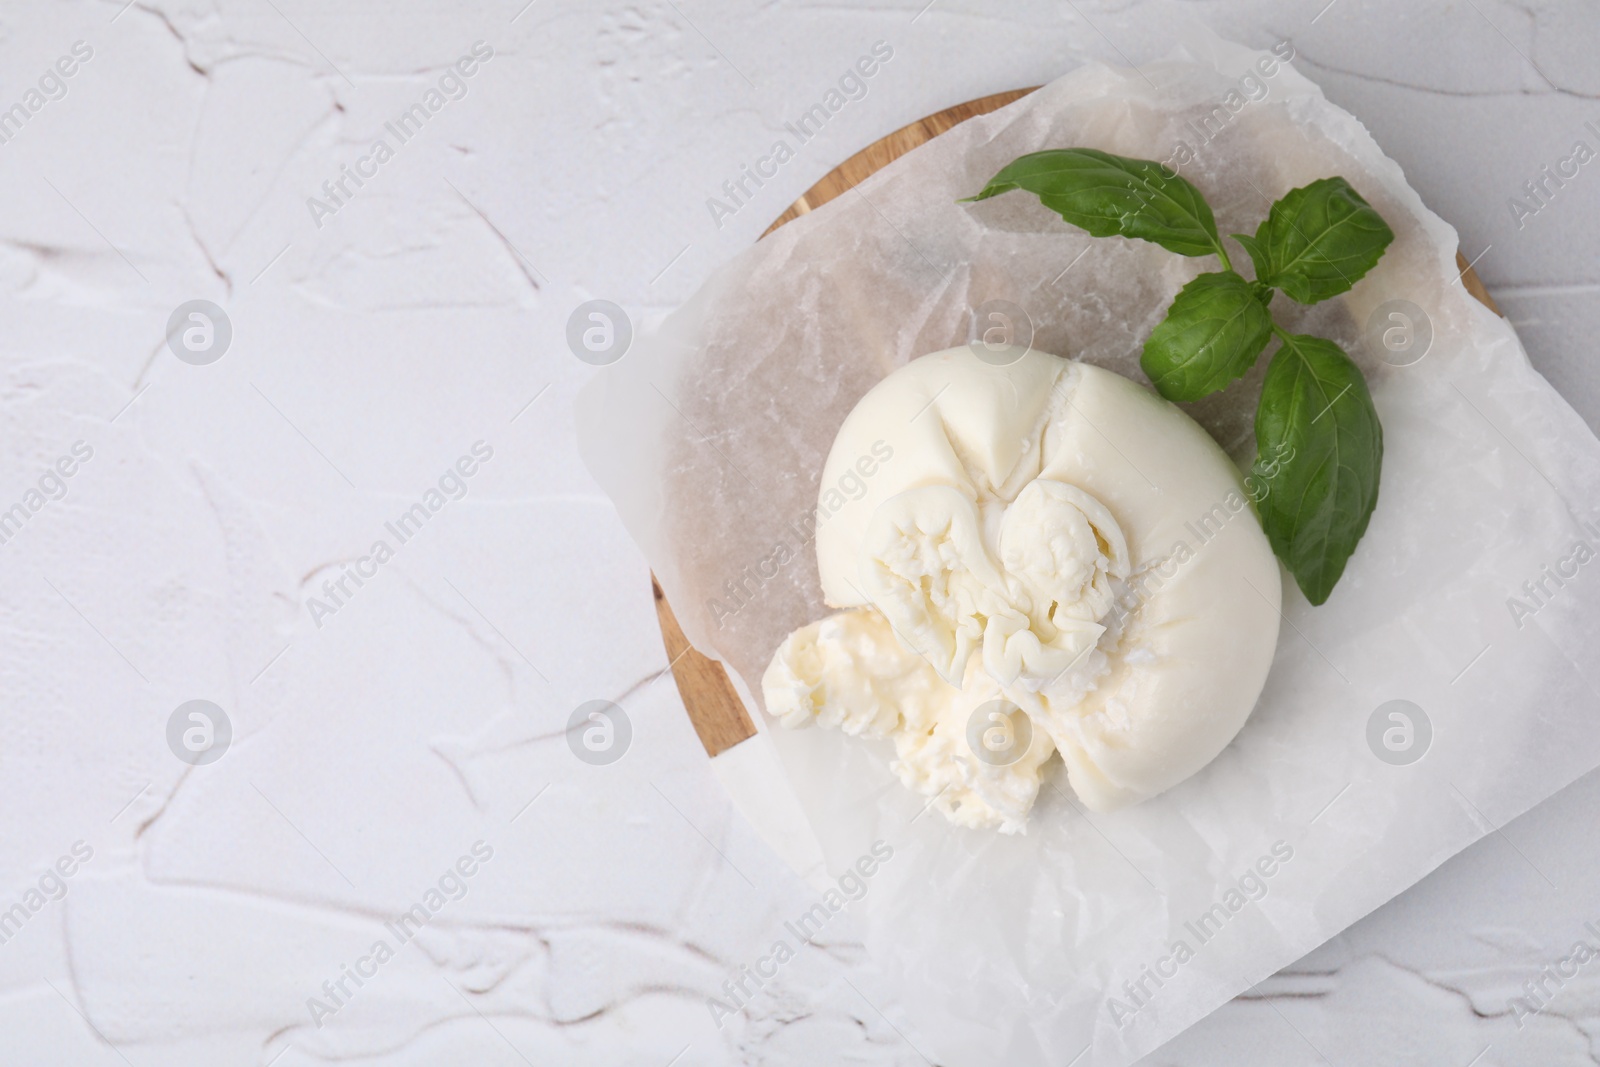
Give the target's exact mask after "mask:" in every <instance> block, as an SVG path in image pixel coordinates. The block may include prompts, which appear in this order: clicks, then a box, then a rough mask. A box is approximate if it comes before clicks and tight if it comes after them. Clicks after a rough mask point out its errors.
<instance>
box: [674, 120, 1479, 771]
mask: <svg viewBox="0 0 1600 1067" xmlns="http://www.w3.org/2000/svg"><path fill="white" fill-rule="evenodd" d="M1031 92H1033V89H1013V90H1011V91H1010V92H1005V93H996V94H994V95H993V96H985V97H983V98H982V99H979V100H970V101H968V102H967V103H965V104H957V105H956V106H955V107H951V108H946V109H945V110H943V111H940V112H938V113H936V114H933V115H929V116H928V117H927V118H925V119H919V120H918V121H916V122H913V123H912V124H911V125H909V126H902V127H901V128H900V129H898V130H896V131H894V132H893V133H891V134H889V135H888V136H887V137H884V138H883V139H882V140H878V141H874V142H873V143H872V144H869V145H868V146H867V147H865V148H863V149H862V150H861V151H859V152H857V153H856V154H855V155H853V156H851V157H850V158H849V159H847V160H845V161H844V162H843V163H841V164H839V165H838V166H837V167H835V168H834V169H833V170H831V171H829V172H828V173H827V174H825V175H823V176H822V180H821V181H819V182H817V184H815V185H813V186H812V187H811V188H810V189H807V190H806V192H805V194H804V195H803V196H801V197H800V199H798V200H796V201H795V202H794V203H793V204H790V205H789V208H788V210H786V211H785V212H784V213H783V214H781V215H779V216H778V217H777V219H775V220H774V221H773V223H772V225H771V226H768V227H767V230H766V233H763V234H762V236H763V237H765V236H766V234H768V233H771V232H772V231H773V230H776V229H777V228H778V227H779V226H782V225H783V224H784V223H786V222H789V221H791V220H793V219H797V218H799V217H800V216H801V215H804V214H806V213H807V212H808V211H811V210H812V209H813V208H817V207H821V206H822V205H823V204H826V203H827V202H828V201H829V200H832V199H833V198H834V197H836V196H840V195H842V194H843V193H846V192H848V191H849V190H850V189H851V188H853V187H854V186H856V185H858V184H860V183H861V182H863V181H865V180H866V179H867V178H869V177H871V176H872V175H873V174H875V173H877V172H878V171H879V170H881V169H882V168H884V167H886V166H888V165H889V164H890V163H892V162H894V161H895V160H896V159H899V158H900V157H901V156H903V155H905V154H906V153H907V152H909V151H911V150H912V149H913V148H915V147H917V146H918V145H921V144H926V143H927V142H929V141H931V140H933V139H934V138H935V137H937V136H939V135H940V134H941V133H944V132H945V131H946V130H948V129H951V128H952V127H954V126H956V125H957V124H959V123H962V122H965V121H966V120H967V119H970V118H972V117H973V116H975V115H986V114H988V113H989V112H991V111H997V110H999V109H1000V108H1002V107H1005V106H1006V105H1007V104H1009V103H1011V102H1012V101H1014V100H1020V99H1021V98H1022V97H1024V96H1027V95H1028V94H1029V93H1031ZM1456 263H1457V265H1458V266H1460V268H1461V280H1462V282H1463V283H1464V284H1465V285H1466V287H1467V292H1469V293H1471V294H1472V295H1473V296H1475V297H1477V298H1478V300H1479V301H1480V302H1482V303H1483V304H1484V306H1486V307H1488V308H1489V309H1490V310H1491V311H1493V312H1494V313H1495V314H1497V315H1498V314H1500V313H1501V312H1500V308H1499V307H1497V306H1496V305H1495V302H1494V300H1493V299H1492V298H1491V297H1490V296H1489V291H1488V290H1487V289H1485V288H1484V286H1483V282H1481V281H1480V280H1479V279H1478V276H1477V274H1475V273H1474V272H1473V270H1472V268H1471V267H1470V266H1468V265H1467V261H1466V258H1465V257H1464V256H1462V254H1461V253H1460V252H1459V251H1458V252H1456ZM650 584H651V586H652V588H653V590H654V592H655V598H656V614H657V616H658V617H659V618H660V620H661V636H662V639H663V640H664V641H665V643H666V646H667V661H668V662H669V663H670V664H672V676H673V679H674V680H675V681H676V682H677V683H678V693H679V695H680V696H682V697H683V706H684V708H685V709H686V710H687V711H688V712H689V721H690V722H691V723H693V724H694V732H695V733H696V734H698V735H699V737H700V743H701V744H702V745H704V746H705V750H706V755H708V756H713V757H715V756H718V755H720V754H722V753H723V752H726V751H727V750H728V749H730V748H732V747H733V746H734V745H737V744H738V743H739V742H741V741H743V740H745V739H746V738H749V737H753V736H754V735H755V732H756V727H755V723H753V722H751V721H750V713H749V712H748V711H747V710H745V706H744V701H742V700H740V699H739V694H738V693H737V692H736V691H735V690H734V688H733V683H732V682H731V681H729V680H728V673H727V671H726V670H724V669H723V666H722V664H720V663H718V662H717V661H716V660H714V659H710V658H708V657H706V656H703V655H701V654H700V653H699V652H698V651H696V650H695V649H694V648H693V647H691V646H690V644H689V639H688V638H686V637H684V635H683V630H682V628H680V627H679V626H678V620H677V618H676V617H674V616H673V614H672V606H671V605H670V604H668V603H667V598H666V595H665V594H664V593H662V591H661V583H660V582H658V581H656V580H655V576H654V575H651V576H650Z"/></svg>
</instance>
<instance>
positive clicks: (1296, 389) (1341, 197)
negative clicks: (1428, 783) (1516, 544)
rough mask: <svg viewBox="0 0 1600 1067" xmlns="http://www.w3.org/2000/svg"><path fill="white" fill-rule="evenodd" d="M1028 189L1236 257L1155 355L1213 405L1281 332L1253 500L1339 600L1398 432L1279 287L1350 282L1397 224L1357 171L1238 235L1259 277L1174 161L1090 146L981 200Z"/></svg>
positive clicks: (1280, 551)
mask: <svg viewBox="0 0 1600 1067" xmlns="http://www.w3.org/2000/svg"><path fill="white" fill-rule="evenodd" d="M1013 189H1022V190H1025V191H1027V192H1031V193H1033V194H1034V195H1036V196H1037V197H1038V198H1039V200H1040V202H1041V203H1043V204H1044V206H1045V207H1048V208H1050V209H1051V210H1052V211H1054V212H1056V213H1057V214H1058V215H1060V216H1061V217H1062V218H1063V219H1065V220H1066V221H1068V222H1070V223H1072V224H1073V225H1075V226H1078V227H1080V228H1082V229H1084V230H1087V231H1088V232H1089V233H1091V234H1093V235H1094V236H1096V237H1132V238H1137V239H1139V240H1144V241H1152V242H1154V243H1155V244H1158V245H1160V246H1161V247H1163V248H1166V249H1168V250H1170V251H1173V252H1177V253H1178V254H1180V255H1184V256H1206V255H1215V256H1216V257H1217V258H1218V259H1219V260H1221V261H1222V268H1223V269H1222V270H1221V271H1218V272H1214V273H1208V274H1202V275H1200V276H1199V277H1197V278H1195V279H1194V280H1193V281H1191V282H1189V284H1187V285H1185V286H1184V287H1183V289H1181V290H1180V291H1179V293H1178V295H1177V297H1176V298H1175V299H1174V300H1173V302H1172V306H1171V307H1169V308H1168V309H1167V314H1166V317H1165V318H1164V319H1163V320H1162V321H1161V322H1160V323H1159V324H1158V325H1157V326H1156V328H1155V330H1153V331H1152V332H1151V334H1150V337H1149V339H1148V340H1147V341H1146V342H1145V346H1144V352H1143V354H1142V356H1141V357H1140V360H1139V364H1140V366H1141V367H1143V368H1144V371H1145V373H1146V374H1148V375H1149V376H1150V380H1151V382H1152V383H1153V384H1154V385H1155V387H1156V390H1157V392H1159V393H1160V394H1161V395H1162V396H1164V397H1166V398H1167V399H1168V400H1174V401H1191V400H1198V399H1200V398H1201V397H1204V396H1209V395H1210V394H1211V393H1214V392H1217V391H1218V390H1220V389H1223V388H1226V387H1227V386H1228V385H1229V384H1230V383H1231V382H1233V381H1234V380H1235V379H1237V378H1239V377H1241V376H1242V375H1244V374H1245V372H1246V371H1248V370H1249V369H1250V368H1251V367H1253V366H1254V365H1255V362H1256V360H1257V359H1258V358H1259V357H1260V356H1261V353H1262V351H1263V350H1264V349H1265V348H1266V346H1267V342H1268V340H1269V339H1270V338H1271V336H1272V335H1274V334H1275V335H1277V337H1278V339H1279V341H1280V344H1279V346H1278V349H1277V351H1276V352H1275V353H1274V354H1273V357H1272V362H1271V363H1270V364H1269V365H1268V367H1267V377H1266V381H1265V382H1264V383H1263V385H1262V389H1261V398H1260V400H1259V401H1258V402H1257V405H1256V421H1255V433H1256V460H1255V464H1254V468H1253V472H1252V473H1253V474H1254V476H1255V479H1256V484H1257V486H1258V487H1259V491H1257V492H1252V493H1251V497H1252V499H1253V500H1255V503H1256V510H1257V513H1258V514H1259V515H1260V517H1261V526H1262V529H1263V530H1265V531H1266V534H1267V540H1268V541H1269V542H1270V543H1271V544H1272V550H1273V552H1275V553H1276V554H1277V556H1278V558H1279V559H1281V560H1283V562H1284V564H1285V565H1287V566H1288V568H1289V570H1290V572H1292V573H1293V574H1294V578H1295V582H1296V583H1297V584H1298V585H1299V586H1300V589H1301V591H1302V592H1303V593H1305V595H1306V599H1308V600H1309V601H1311V603H1313V604H1321V603H1324V602H1325V601H1326V600H1327V599H1328V597H1329V595H1330V594H1331V593H1332V592H1333V587H1334V585H1335V584H1337V583H1338V581H1339V578H1340V577H1341V576H1342V575H1343V574H1344V569H1345V565H1346V564H1347V563H1348V562H1349V560H1350V556H1351V554H1352V553H1354V552H1355V548H1356V545H1357V544H1358V543H1359V542H1360V540H1361V538H1362V535H1363V534H1365V533H1366V531H1367V524H1368V522H1369V520H1370V519H1371V518H1372V511H1373V509H1374V508H1375V507H1376V506H1377V503H1378V481H1379V473H1380V470H1381V468H1382V465H1383V427H1382V426H1381V425H1380V424H1379V422H1378V412H1377V409H1376V408H1375V407H1374V406H1373V403H1372V394H1371V393H1370V392H1369V391H1368V390H1367V384H1366V381H1365V380H1364V379H1363V378H1362V376H1361V371H1360V369H1359V368H1358V367H1357V366H1356V365H1355V364H1354V363H1353V362H1351V360H1350V357H1349V356H1347V355H1345V354H1344V351H1343V350H1342V349H1340V348H1339V346H1338V345H1336V344H1334V343H1333V342H1332V341H1329V340H1325V339H1324V338H1320V337H1311V336H1308V335H1306V334H1290V333H1287V332H1285V331H1284V330H1283V329H1281V328H1280V327H1279V326H1277V324H1275V323H1274V322H1273V321H1272V314H1271V312H1270V310H1269V305H1270V304H1271V302H1272V297H1273V292H1274V290H1277V291H1281V292H1283V293H1284V295H1286V296H1288V297H1289V298H1290V299H1292V300H1295V301H1297V302H1299V303H1302V304H1314V303H1317V302H1318V301H1321V300H1326V299H1327V298H1328V297H1330V296H1337V295H1338V294H1340V293H1343V292H1347V291H1349V289H1350V288H1351V286H1353V285H1355V283H1356V282H1358V281H1360V280H1361V278H1362V277H1363V276H1365V275H1366V273H1367V272H1368V271H1370V270H1371V269H1372V268H1373V266H1374V265H1376V264H1377V262H1378V260H1379V259H1380V258H1381V257H1382V256H1383V253H1384V250H1385V249H1387V248H1388V247H1389V244H1390V242H1392V241H1393V240H1394V232H1393V231H1392V230H1390V229H1389V227H1388V225H1387V224H1386V223H1385V222H1384V221H1383V219H1382V217H1381V216H1379V214H1378V213H1377V212H1376V211H1374V210H1373V209H1372V207H1371V205H1369V204H1368V203H1367V202H1366V201H1365V200H1363V199H1362V198H1361V195H1360V194H1359V193H1357V192H1356V191H1355V189H1353V188H1352V187H1351V186H1350V183H1349V182H1347V181H1345V180H1344V179H1343V178H1337V177H1336V178H1323V179H1320V180H1318V181H1314V182H1312V183H1311V184H1309V185H1305V186H1302V187H1300V188H1298V189H1292V190H1290V191H1289V192H1288V193H1287V194H1285V195H1284V197H1283V198H1282V199H1281V200H1279V201H1278V202H1277V203H1275V204H1273V205H1272V207H1271V209H1270V210H1269V211H1268V213H1267V218H1266V219H1265V220H1264V221H1263V222H1262V223H1261V225H1260V226H1259V227H1258V228H1257V229H1256V232H1255V235H1254V236H1253V237H1252V236H1250V235H1249V234H1233V235H1232V236H1233V238H1234V240H1236V241H1238V242H1239V244H1240V245H1241V246H1243V248H1244V250H1245V251H1246V252H1247V253H1248V254H1249V256H1250V261H1251V263H1252V264H1253V265H1254V267H1255V274H1256V278H1255V281H1254V282H1251V281H1248V280H1246V279H1245V278H1244V277H1243V276H1242V275H1240V274H1238V273H1237V272H1236V271H1234V269H1233V264H1232V263H1231V262H1230V261H1229V258H1228V252H1227V249H1225V248H1224V247H1223V245H1222V240H1221V238H1220V237H1219V235H1218V233H1217V224H1216V220H1215V218H1214V217H1213V216H1212V213H1211V208H1210V206H1209V205H1208V204H1207V203H1206V201H1205V198H1204V197H1203V196H1201V194H1200V191H1199V190H1198V189H1196V188H1195V187H1194V186H1193V185H1192V184H1190V183H1189V182H1188V181H1186V180H1184V179H1183V178H1182V177H1179V176H1178V175H1177V174H1176V173H1173V172H1171V171H1169V170H1168V169H1167V168H1166V167H1164V166H1163V165H1162V164H1160V163H1155V162H1152V161H1150V160H1144V159H1125V158H1123V157H1121V156H1113V155H1110V154H1108V153H1106V152H1100V151H1097V150H1095V149H1090V148H1069V149H1055V150H1051V151H1047V152H1034V153H1032V154H1030V155H1026V156H1021V157H1020V158H1018V159H1016V160H1014V161H1012V162H1011V163H1010V164H1008V165H1007V166H1005V167H1004V168H1002V169H1001V170H1000V172H999V173H998V174H996V175H995V176H994V177H993V178H991V179H990V180H989V183H988V184H987V185H985V186H984V187H983V190H982V191H981V192H979V193H978V195H977V196H974V197H971V198H970V199H971V200H986V199H988V198H989V197H991V196H998V195H999V194H1001V193H1004V192H1009V191H1011V190H1013Z"/></svg>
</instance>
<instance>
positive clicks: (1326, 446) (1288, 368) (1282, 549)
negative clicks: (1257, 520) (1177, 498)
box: [1253, 334, 1383, 604]
mask: <svg viewBox="0 0 1600 1067" xmlns="http://www.w3.org/2000/svg"><path fill="white" fill-rule="evenodd" d="M1382 464H1383V427H1382V426H1381V425H1379V423H1378V412H1377V409H1376V408H1374V407H1373V406H1372V395H1371V394H1370V393H1369V392H1367V383H1366V380H1365V379H1364V378H1363V377H1362V376H1361V370H1360V368H1358V367H1357V366H1356V365H1355V364H1354V363H1352V362H1351V361H1350V357H1348V356H1346V355H1345V354H1344V352H1343V351H1342V350H1341V349H1340V348H1339V346H1338V345H1336V344H1334V343H1333V342H1332V341H1326V340H1323V339H1322V338H1320V337H1308V336H1305V335H1304V334H1293V335H1288V334H1286V335H1284V342H1283V345H1282V346H1281V347H1280V348H1279V349H1278V351H1277V352H1276V353H1275V354H1274V355H1273V357H1272V363H1271V364H1270V365H1269V366H1268V367H1267V378H1266V381H1265V383H1264V384H1263V385H1262V388H1261V402H1260V405H1259V406H1258V407H1257V408H1256V461H1255V466H1254V468H1253V473H1254V474H1255V477H1256V478H1257V479H1258V480H1259V484H1262V485H1264V486H1265V490H1264V492H1263V494H1262V496H1261V498H1260V499H1259V500H1258V501H1257V503H1256V509H1257V511H1258V512H1259V513H1260V515H1261V526H1262V529H1264V530H1265V531H1266V533H1267V539H1268V540H1269V541H1270V542H1271V543H1272V551H1273V552H1275V553H1277V556H1278V558H1279V559H1281V560H1283V562H1284V563H1285V564H1286V565H1287V566H1288V568H1289V570H1290V571H1291V572H1293V574H1294V578H1295V581H1296V582H1297V583H1299V585H1300V588H1301V590H1302V591H1303V592H1304V593H1305V595H1306V599H1307V600H1310V601H1311V603H1313V604H1321V603H1323V602H1324V601H1326V600H1327V599H1328V595H1329V594H1330V593H1332V592H1333V587H1334V585H1335V584H1336V583H1337V582H1338V581H1339V577H1340V575H1342V574H1343V573H1344V568H1345V564H1346V563H1347V562H1349V559H1350V555H1351V553H1352V552H1354V551H1355V548H1356V544H1357V542H1359V541H1360V540H1361V535H1362V534H1364V533H1366V532H1367V522H1368V520H1369V519H1370V518H1371V517H1372V509H1373V508H1374V507H1375V506H1377V503H1378V474H1379V470H1380V468H1381V467H1382Z"/></svg>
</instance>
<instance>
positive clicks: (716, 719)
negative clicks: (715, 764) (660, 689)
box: [650, 574, 756, 758]
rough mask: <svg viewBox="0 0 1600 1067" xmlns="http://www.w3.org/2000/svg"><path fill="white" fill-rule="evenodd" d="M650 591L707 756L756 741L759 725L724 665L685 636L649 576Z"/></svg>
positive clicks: (680, 687) (670, 658)
mask: <svg viewBox="0 0 1600 1067" xmlns="http://www.w3.org/2000/svg"><path fill="white" fill-rule="evenodd" d="M650 589H651V591H652V592H653V593H654V594H655V598H656V618H657V619H658V620H660V622H661V640H662V642H663V643H664V644H665V645H666V646H667V662H668V664H669V667H668V669H669V670H671V671H672V678H673V681H675V682H677V683H678V696H680V697H682V698H683V706H684V709H685V710H686V711H688V713H689V721H690V722H691V723H692V724H693V725H694V732H695V734H696V735H697V736H698V737H699V738H700V744H701V745H702V746H703V747H704V748H705V750H706V755H708V756H711V757H713V758H714V757H716V756H719V755H721V754H722V753H724V752H726V751H727V750H728V749H730V748H732V747H733V746H734V745H737V744H738V743H739V742H741V741H744V740H747V739H749V738H751V737H754V736H755V734H756V724H755V722H754V721H752V720H751V718H750V712H749V711H748V710H746V708H745V706H744V701H743V700H740V699H739V693H738V691H737V690H736V689H734V688H733V682H732V680H731V679H729V677H728V672H727V671H726V670H724V669H723V666H722V664H720V663H718V662H717V661H716V660H714V659H711V658H710V657H709V656H706V655H703V654H702V653H701V652H700V651H699V650H698V649H696V648H695V647H694V646H693V645H691V644H689V639H688V638H687V637H685V636H684V635H683V627H681V626H679V625H678V617H677V616H676V615H674V614H673V613H672V605H671V604H668V603H667V596H666V594H665V593H663V592H662V591H661V583H660V582H659V581H657V580H656V576H655V575H654V574H651V575H650Z"/></svg>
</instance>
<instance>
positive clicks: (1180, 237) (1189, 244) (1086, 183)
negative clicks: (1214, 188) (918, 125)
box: [968, 148, 1226, 256]
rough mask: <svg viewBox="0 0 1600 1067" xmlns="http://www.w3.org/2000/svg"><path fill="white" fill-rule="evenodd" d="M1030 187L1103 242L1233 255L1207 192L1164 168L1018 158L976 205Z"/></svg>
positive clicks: (1058, 152)
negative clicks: (1130, 240)
mask: <svg viewBox="0 0 1600 1067" xmlns="http://www.w3.org/2000/svg"><path fill="white" fill-rule="evenodd" d="M1013 189H1024V190H1026V191H1028V192H1030V193H1034V194H1035V195H1037V196H1038V197H1039V200H1040V202H1041V203H1043V204H1044V206H1045V207H1047V208H1049V209H1050V210H1051V211H1054V212H1055V213H1056V214H1058V215H1060V216H1061V217H1062V218H1064V219H1066V220H1067V221H1068V222H1070V223H1072V224H1073V225H1074V226H1078V227H1081V228H1082V229H1085V230H1088V231H1089V232H1090V233H1091V234H1093V235H1094V236H1096V237H1136V238H1139V239H1140V240H1142V241H1153V242H1155V243H1156V244H1158V245H1160V246H1161V247H1162V248H1165V249H1167V250H1169V251H1172V252H1176V253H1178V254H1179V255H1183V256H1209V255H1224V256H1225V255H1226V253H1224V252H1223V250H1222V241H1221V239H1220V238H1219V237H1218V236H1217V223H1216V220H1215V219H1214V218H1212V215H1211V207H1210V205H1208V204H1207V203H1206V201H1205V197H1203V196H1201V195H1200V190H1198V189H1196V188H1195V187H1194V186H1193V185H1190V184H1189V182H1188V181H1186V180H1185V179H1183V178H1182V177H1179V176H1178V175H1176V174H1173V175H1171V176H1169V175H1168V174H1167V173H1166V170H1165V168H1163V167H1162V165H1161V164H1160V163H1156V162H1153V161H1151V160H1148V159H1126V158H1124V157H1122V156H1113V155H1111V154H1109V153H1107V152H1100V151H1097V150H1095V149H1093V148H1058V149H1051V150H1049V151H1045V152H1034V153H1032V154H1030V155H1026V156H1019V157H1018V158H1016V159H1014V160H1012V161H1011V162H1010V163H1008V164H1007V165H1006V166H1005V167H1003V168H1001V170H1000V172H999V173H998V174H996V175H995V176H994V177H993V178H991V179H989V184H988V185H985V186H984V187H983V191H982V192H980V193H979V194H978V195H977V196H973V197H969V198H968V200H969V201H971V200H987V199H988V198H989V197H991V196H998V195H1000V194H1001V193H1005V192H1010V191H1011V190H1013Z"/></svg>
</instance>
